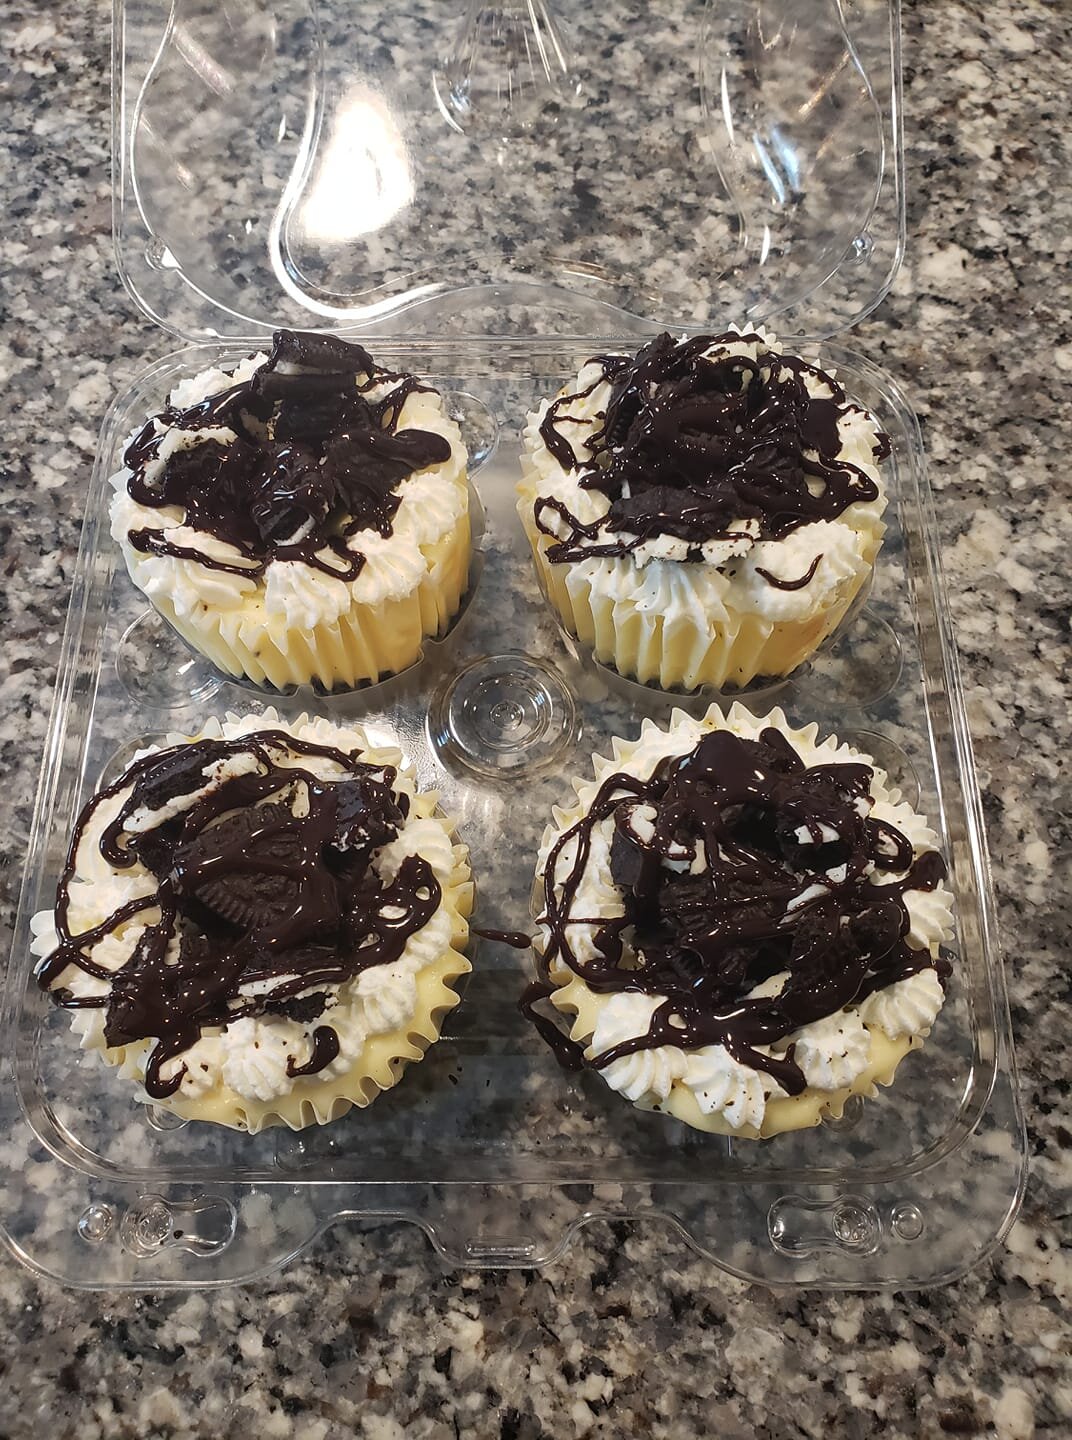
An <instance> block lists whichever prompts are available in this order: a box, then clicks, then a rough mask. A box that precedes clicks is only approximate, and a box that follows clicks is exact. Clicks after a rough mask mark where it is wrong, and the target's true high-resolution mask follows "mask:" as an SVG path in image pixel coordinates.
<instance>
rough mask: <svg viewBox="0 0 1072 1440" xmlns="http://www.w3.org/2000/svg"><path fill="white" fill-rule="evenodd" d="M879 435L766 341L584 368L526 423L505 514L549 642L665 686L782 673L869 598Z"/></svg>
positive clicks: (660, 349) (657, 353) (663, 342)
mask: <svg viewBox="0 0 1072 1440" xmlns="http://www.w3.org/2000/svg"><path fill="white" fill-rule="evenodd" d="M889 453H890V447H889V439H888V437H887V436H886V435H884V434H883V433H882V431H881V430H880V429H879V427H878V424H877V423H876V421H875V420H874V418H873V417H872V416H871V415H869V414H868V413H867V411H866V410H863V409H862V408H861V407H860V406H859V405H856V404H854V403H853V402H852V400H851V399H850V398H849V397H848V396H847V395H846V393H845V391H844V390H843V389H842V388H841V386H840V385H839V384H838V382H837V380H836V378H835V376H834V374H833V373H832V372H831V371H829V370H824V369H821V368H820V367H819V366H818V365H816V364H812V363H810V362H808V361H806V360H804V359H802V358H800V357H799V356H796V355H787V354H785V353H783V351H782V349H781V347H780V345H779V344H778V342H777V341H776V340H775V339H774V337H773V336H771V335H768V334H766V333H765V332H764V331H763V330H754V331H753V330H746V331H737V330H735V329H734V330H730V331H729V332H727V333H726V334H723V335H700V336H696V337H695V338H693V339H690V340H681V341H675V340H674V339H673V337H672V336H670V335H660V336H658V337H657V338H656V339H654V340H652V341H651V342H650V343H649V344H648V345H646V346H645V347H644V348H643V349H642V350H641V351H640V352H639V354H637V355H635V356H630V355H598V356H595V357H593V358H592V359H590V360H588V361H587V362H586V363H585V364H584V365H583V366H582V367H581V369H580V372H579V373H578V375H577V376H576V378H575V379H574V380H572V381H571V382H570V383H569V384H567V385H566V386H565V388H564V389H563V390H562V391H561V392H560V393H559V394H558V396H557V397H556V398H554V399H553V400H547V401H545V402H544V403H543V404H542V405H541V406H540V407H539V409H538V410H537V411H536V412H535V413H534V414H532V415H530V417H529V421H528V425H527V426H526V429H525V432H524V439H523V455H522V469H523V478H522V481H521V484H520V486H519V490H518V496H519V498H518V511H519V514H520V516H521V521H522V524H523V525H524V528H525V533H526V535H527V536H528V539H529V543H530V544H531V546H532V550H533V554H534V556H535V560H536V568H537V572H538V575H539V578H540V583H541V585H542V587H543V589H544V591H545V592H546V594H547V597H548V599H549V600H550V602H551V604H552V606H553V607H554V609H555V611H556V612H557V614H558V617H559V619H560V620H561V622H562V624H563V625H564V626H565V628H566V630H567V631H568V632H569V633H570V634H571V635H572V636H574V637H575V638H577V639H579V640H580V641H581V642H582V643H583V644H584V645H585V646H587V647H589V648H590V649H591V650H592V651H593V652H594V654H595V657H596V659H597V660H599V661H601V662H602V663H603V664H606V665H611V666H613V667H614V668H615V669H616V670H617V671H618V672H619V673H620V674H622V675H625V676H628V677H630V678H632V679H635V680H639V681H641V682H643V683H645V684H653V685H658V686H661V687H662V688H663V689H668V690H672V689H684V690H694V689H697V688H698V687H700V686H712V687H714V688H717V689H736V688H740V687H741V686H744V685H747V684H749V683H750V682H751V681H753V680H755V679H757V678H759V677H763V678H767V677H770V678H776V677H782V676H785V675H788V674H790V673H791V672H792V671H793V670H795V669H796V668H797V667H798V666H800V665H801V664H803V663H804V661H805V660H807V659H808V657H809V656H810V655H812V654H814V653H815V650H816V649H817V648H818V646H819V645H821V644H822V642H823V641H824V640H825V639H826V637H827V636H828V635H830V634H831V633H832V632H833V631H834V630H835V629H836V628H837V626H838V624H839V623H840V622H841V621H842V619H843V618H844V617H845V615H846V613H847V612H848V610H849V607H850V606H851V605H852V603H853V601H854V600H855V599H856V597H857V596H858V595H860V593H861V592H862V591H863V590H864V587H865V586H866V585H867V584H868V582H869V580H870V577H871V574H872V569H873V566H874V563H875V557H876V556H877V554H878V550H879V546H880V545H881V543H882V535H883V530H884V526H883V523H882V514H883V511H884V510H885V508H886V495H885V491H884V488H883V485H882V480H881V478H880V475H879V470H878V466H879V464H880V462H881V461H882V460H883V459H884V458H885V457H886V456H888V454H889Z"/></svg>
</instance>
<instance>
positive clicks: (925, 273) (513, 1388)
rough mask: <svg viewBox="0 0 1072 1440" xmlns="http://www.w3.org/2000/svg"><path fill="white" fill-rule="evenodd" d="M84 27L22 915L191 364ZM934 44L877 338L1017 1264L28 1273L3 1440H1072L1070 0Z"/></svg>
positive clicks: (398, 1238) (39, 469)
mask: <svg viewBox="0 0 1072 1440" xmlns="http://www.w3.org/2000/svg"><path fill="white" fill-rule="evenodd" d="M68 9H69V11H70V13H69V14H68V15H65V16H64V17H63V18H62V19H61V18H58V16H57V15H55V14H52V13H51V10H50V8H49V13H48V15H47V16H46V13H45V12H46V7H43V6H24V5H19V4H14V3H9V0H2V3H0V19H2V21H3V25H2V33H3V37H4V44H5V47H9V48H10V50H11V52H12V55H11V58H10V60H9V63H7V64H6V65H5V67H4V75H3V79H2V80H0V93H2V94H3V97H4V107H5V116H6V120H7V126H6V128H7V132H8V150H9V154H10V156H11V158H12V163H11V165H10V167H9V169H8V171H7V174H6V176H5V177H4V178H3V179H2V180H0V185H2V186H3V190H2V193H3V198H4V217H5V223H4V227H3V234H2V237H0V258H2V262H3V267H4V271H5V282H6V283H5V287H4V291H3V295H2V297H0V305H2V307H3V312H2V313H3V319H4V322H5V323H4V326H3V332H2V335H0V381H2V384H3V390H2V392H0V395H2V399H0V404H3V408H4V412H5V416H4V424H3V427H2V430H0V496H2V500H3V511H2V513H3V520H2V521H0V536H2V545H3V571H4V576H5V585H4V593H3V599H2V609H0V615H2V627H0V642H2V649H0V759H2V768H3V773H4V776H5V786H6V792H7V794H6V799H7V807H6V813H5V820H6V823H5V827H4V835H3V838H2V841H0V905H2V913H3V919H4V921H5V922H6V923H7V922H10V920H11V918H12V915H13V913H14V907H15V901H16V898H17V888H18V883H19V874H20V870H21V864H22V857H23V853H24V847H25V837H26V833H27V829H28V821H29V811H30V807H31V803H32V797H33V789H34V784H35V780H36V770H37V764H38V756H39V754H40V751H41V746H42V744H43V741H44V734H45V728H46V723H47V717H48V707H49V698H50V693H51V687H52V683H53V680H54V675H55V666H56V660H57V656H58V649H59V637H60V634H61V631H62V626H63V617H64V612H65V608H66V603H67V596H68V586H69V584H70V580H71V576H72V572H73V568H74V563H75V555H76V551H77V546H78V537H79V528H80V523H81V514H82V493H83V490H84V484H85V480H86V478H87V476H88V472H89V468H90V466H91V463H92V457H93V451H94V446H95V443H96V429H97V426H98V423H99V419H100V416H101V414H102V412H103V410H104V408H105V406H106V405H107V403H108V401H109V399H110V398H111V396H112V395H113V394H114V393H115V392H116V391H117V390H118V389H119V388H120V387H121V385H123V384H124V383H125V382H126V381H128V380H129V379H130V378H131V377H132V376H133V375H134V374H135V373H136V371H137V370H138V369H139V368H140V366H141V365H142V364H143V363H144V359H145V357H146V356H147V355H153V354H160V353H162V351H163V349H164V348H165V347H164V345H163V343H162V340H161V337H160V336H159V335H157V334H155V333H154V332H153V330H152V328H151V327H150V326H149V325H148V323H147V322H145V321H144V320H142V319H141V318H140V317H139V315H138V313H137V312H136V310H135V309H134V307H133V305H132V304H131V302H130V301H129V300H128V298H127V297H126V295H125V294H124V293H123V291H122V289H121V287H120V285H119V282H118V280H117V279H116V276H115V270H114V263H113V254H112V244H111V232H110V203H109V172H108V123H109V122H108V29H107V22H108V17H107V13H106V8H105V7H104V6H103V5H101V4H99V3H97V4H92V5H87V6H85V7H68ZM905 40H906V56H905V59H906V82H907V85H906V92H907V94H906V98H907V114H908V182H909V256H908V260H907V262H906V264H905V266H904V268H903V269H902V272H901V274H900V276H899V278H898V280H897V283H896V286H895V289H894V293H893V295H892V296H891V297H890V299H889V300H888V301H887V302H886V303H885V304H884V305H883V306H882V307H881V308H880V310H879V311H878V312H877V313H876V314H875V315H874V317H873V318H872V319H871V320H869V321H868V322H867V323H866V324H865V325H863V326H862V327H861V328H860V330H859V332H858V335H857V337H856V338H857V344H858V345H859V347H860V348H861V349H863V350H865V351H866V352H868V353H870V354H871V355H873V356H874V357H875V358H876V359H881V360H883V361H884V363H885V364H886V365H887V366H888V367H889V369H890V370H891V371H892V372H893V373H894V374H895V375H896V376H897V377H898V378H899V379H900V380H901V381H902V382H903V384H904V385H905V387H906V389H907V390H908V391H909V393H910V394H911V396H912V398H913V400H914V402H915V404H916V406H917V409H918V411H919V413H920V415H921V418H922V420H923V422H924V426H925V433H926V440H927V445H928V449H929V454H930V460H931V470H932V478H933V483H934V487H935V491H936V498H937V507H938V519H939V528H940V532H941V535H942V538H943V541H944V545H945V563H946V569H947V574H948V578H949V584H950V590H951V595H952V609H953V614H954V617H955V621H956V626H957V633H958V641H959V646H960V654H961V661H962V666H963V672H964V682H965V688H966V692H967V700H968V709H969V715H970V721H971V726H972V730H973V734H974V738H975V745H976V753H977V758H978V763H979V770H980V775H981V780H982V785H983V793H984V802H985V809H986V814H987V818H988V822H989V827H990V830H989V836H990V847H991V853H992V856H993V861H994V872H995V883H996V889H997V896H998V903H999V912H1000V918H1001V923H1002V927H1003V932H1004V940H1005V945H1006V950H1007V957H1008V959H1007V973H1008V982H1009V989H1010V997H1011V1003H1012V1015H1013V1027H1014V1031H1015V1036H1016V1042H1017V1046H1018V1051H1019V1061H1020V1068H1021V1087H1022V1095H1023V1101H1024V1105H1025V1108H1026V1112H1027V1118H1028V1126H1029V1136H1030V1153H1031V1178H1030V1183H1029V1187H1028V1192H1027V1197H1026V1200H1025V1203H1024V1207H1023V1210H1022V1213H1021V1217H1020V1219H1019V1221H1018V1222H1017V1224H1016V1225H1015V1227H1014V1229H1013V1231H1012V1233H1011V1235H1010V1237H1009V1239H1008V1242H1007V1244H1006V1245H1005V1246H1004V1247H1002V1248H1001V1249H999V1250H998V1251H997V1252H996V1254H995V1255H994V1256H993V1257H992V1259H991V1260H989V1261H988V1262H987V1263H986V1264H984V1265H983V1266H982V1267H981V1268H980V1269H978V1270H977V1271H976V1272H975V1273H973V1274H972V1275H970V1276H969V1277H968V1278H966V1279H964V1280H961V1281H959V1282H957V1283H956V1284H954V1285H952V1286H950V1287H948V1288H946V1289H944V1290H940V1291H934V1292H929V1293H927V1292H924V1293H919V1294H906V1295H902V1294H894V1295H890V1296H874V1295H863V1296H860V1295H852V1294H846V1295H827V1296H824V1295H821V1294H819V1293H818V1292H814V1291H805V1292H803V1293H800V1294H794V1295H791V1296H788V1297H787V1296H779V1295H777V1294H772V1293H770V1292H768V1291H765V1290H762V1289H759V1288H757V1287H750V1286H747V1285H745V1284H743V1283H742V1282H739V1281H737V1280H735V1279H734V1278H732V1277H731V1276H729V1275H720V1274H719V1273H718V1272H716V1271H714V1270H713V1269H712V1268H711V1267H710V1266H709V1265H707V1264H705V1263H702V1262H701V1261H699V1260H697V1259H696V1258H695V1257H694V1256H693V1255H691V1254H690V1253H689V1252H688V1251H687V1250H686V1249H685V1248H684V1247H683V1246H682V1245H681V1244H680V1243H679V1242H677V1241H676V1240H673V1239H671V1238H670V1237H669V1236H668V1235H666V1234H664V1233H662V1232H647V1231H639V1230H635V1229H629V1228H626V1227H620V1228H619V1227H611V1228H608V1227H605V1226H594V1227H592V1228H591V1229H590V1230H588V1231H585V1232H583V1233H582V1235H581V1236H580V1238H579V1239H578V1241H577V1242H576V1244H575V1245H574V1246H573V1248H572V1249H571V1250H570V1251H569V1252H568V1254H567V1256H566V1257H565V1258H564V1259H563V1260H561V1261H559V1262H557V1263H556V1264H554V1265H552V1266H551V1267H550V1268H549V1269H548V1270H547V1271H546V1272H544V1273H543V1274H539V1275H535V1274H530V1273H526V1272H511V1273H497V1274H478V1273H474V1274H467V1273H465V1272H455V1273H450V1274H447V1273H445V1272H444V1271H443V1269H442V1267H441V1266H440V1265H439V1263H438V1262H437V1261H436V1260H435V1259H434V1257H433V1256H432V1254H431V1251H430V1250H429V1248H428V1247H427V1246H426V1245H425V1244H424V1242H423V1241H422V1240H421V1239H420V1238H419V1237H418V1236H417V1235H416V1234H415V1232H413V1231H412V1230H410V1229H406V1228H404V1227H398V1228H395V1229H390V1230H387V1231H380V1232H375V1233H372V1234H369V1235H364V1234H354V1233H349V1232H347V1233H344V1232H338V1233H334V1234H330V1235H328V1236H326V1237H324V1239H323V1240H322V1241H321V1242H319V1243H318V1244H317V1246H316V1247H315V1248H314V1249H313V1250H312V1251H310V1252H309V1253H308V1254H306V1255H305V1256H303V1257H302V1258H301V1259H299V1260H298V1261H297V1262H296V1263H294V1264H293V1265H291V1266H290V1267H289V1268H288V1269H287V1270H286V1271H284V1272H283V1273H282V1274H281V1275H279V1276H277V1277H275V1278H273V1279H270V1280H267V1281H264V1282H260V1283H257V1284H253V1285H249V1286H247V1287H243V1288H241V1289H237V1290H231V1291H223V1292H209V1293H197V1294H192V1295H185V1296H183V1295H165V1296H161V1297H140V1298H135V1297H132V1296H129V1295H108V1294H76V1293H72V1292H66V1291H64V1290H62V1289H60V1288H59V1287H58V1286H56V1285H54V1284H52V1283H50V1282H47V1281H45V1280H41V1279H37V1278H35V1277H34V1276H32V1275H31V1274H29V1273H28V1272H26V1271H25V1270H23V1269H21V1268H20V1267H19V1266H18V1265H17V1264H16V1262H15V1261H14V1260H13V1259H11V1258H10V1257H9V1256H7V1255H6V1254H5V1255H3V1256H2V1257H0V1335H2V1336H3V1339H2V1340H0V1435H3V1436H5V1437H9V1440H21V1437H24V1436H26V1437H29V1436H35V1435H44V1434H47V1435H50V1436H57V1437H60V1436H67V1435H71V1436H79V1437H82V1436H85V1437H97V1436H106V1437H113V1436H114V1437H148V1436H152V1437H156V1436H160V1437H172V1440H181V1437H186V1436H219V1437H229V1436H236V1437H237V1436H242V1435H248V1434H250V1433H258V1434H261V1435H263V1436H265V1437H288V1436H295V1437H299V1440H342V1437H346V1436H350V1435H358V1436H366V1437H370V1440H396V1437H402V1436H407V1437H409V1436H413V1437H418V1440H423V1437H429V1440H439V1437H443V1440H452V1437H455V1436H467V1437H468V1436H472V1437H489V1436H490V1437H494V1436H503V1437H518V1440H537V1437H546V1440H551V1437H554V1440H568V1437H571V1436H575V1435H576V1436H581V1435H589V1436H600V1437H616V1436H620V1435H633V1434H636V1435H644V1434H650V1435H653V1436H659V1437H674V1440H676V1437H687V1436H701V1435H719V1436H726V1437H742V1440H744V1437H751V1436H760V1437H764V1440H782V1437H786V1440H788V1437H798V1436H817V1435H829V1436H838V1437H840V1436H846V1437H857V1436H859V1437H863V1436H870V1435H872V1434H875V1433H878V1432H879V1431H881V1432H882V1433H884V1434H885V1435H887V1436H889V1437H890V1440H899V1437H915V1436H926V1437H931V1436H935V1437H938V1436H942V1435H946V1434H953V1435H963V1436H997V1437H1001V1440H1029V1437H1031V1436H1052V1437H1055V1440H1056V1437H1061V1436H1065V1435H1068V1434H1072V1370H1070V1364H1069V1352H1070V1349H1072V1326H1070V1324H1069V1306H1070V1305H1072V1294H1070V1289H1072V1285H1070V1278H1072V1276H1070V1266H1069V1258H1068V1252H1067V1248H1064V1249H1063V1248H1062V1246H1064V1247H1067V1244H1068V1238H1069V1237H1068V1228H1067V1227H1068V1218H1067V1217H1068V1210H1069V1204H1068V1195H1069V1181H1070V1178H1072V1176H1070V1159H1069V1157H1070V1153H1072V1133H1070V1132H1072V1122H1070V1119H1069V1109H1068V1093H1069V1081H1068V1076H1067V1050H1068V1047H1067V1036H1068V1034H1069V1030H1070V1022H1072V1005H1070V997H1069V993H1068V986H1067V978H1066V976H1067V952H1068V941H1069V912H1068V893H1069V880H1070V878H1072V877H1070V874H1069V852H1070V834H1069V831H1070V823H1072V822H1070V816H1072V794H1070V787H1069V783H1068V778H1067V766H1068V761H1067V755H1068V752H1069V749H1070V739H1072V736H1070V725H1069V720H1068V714H1069V702H1070V698H1072V697H1070V685H1069V667H1068V658H1069V637H1068V617H1069V613H1070V606H1072V594H1070V582H1069V575H1068V560H1067V557H1068V554H1069V549H1070V546H1072V495H1070V493H1069V487H1068V482H1067V465H1066V452H1067V448H1068V442H1069V422H1070V419H1072V403H1070V401H1069V398H1068V392H1069V381H1070V379H1072V303H1070V296H1069V287H1068V278H1067V277H1068V272H1069V263H1070V261H1072V253H1070V241H1069V238H1068V237H1069V233H1070V232H1072V223H1070V222H1072V208H1070V205H1069V201H1068V198H1067V191H1068V187H1067V174H1068V164H1069V158H1070V157H1069V142H1068V129H1067V117H1066V113H1065V112H1066V108H1067V107H1066V103H1065V101H1066V97H1067V95H1068V93H1069V91H1070V90H1072V66H1070V63H1069V59H1068V57H1069V55H1070V54H1072V20H1070V17H1069V13H1068V10H1067V8H1065V7H1063V6H1061V5H1058V4H1043V3H1039V0H1022V3H1017V4H1015V5H1014V4H1013V3H1011V0H1000V3H996V4H993V5H982V4H966V3H945V4H942V5H923V4H919V5H910V6H909V7H908V10H907V13H906V17H905ZM668 223H670V224H672V223H673V220H672V217H671V219H670V220H669V222H668Z"/></svg>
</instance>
